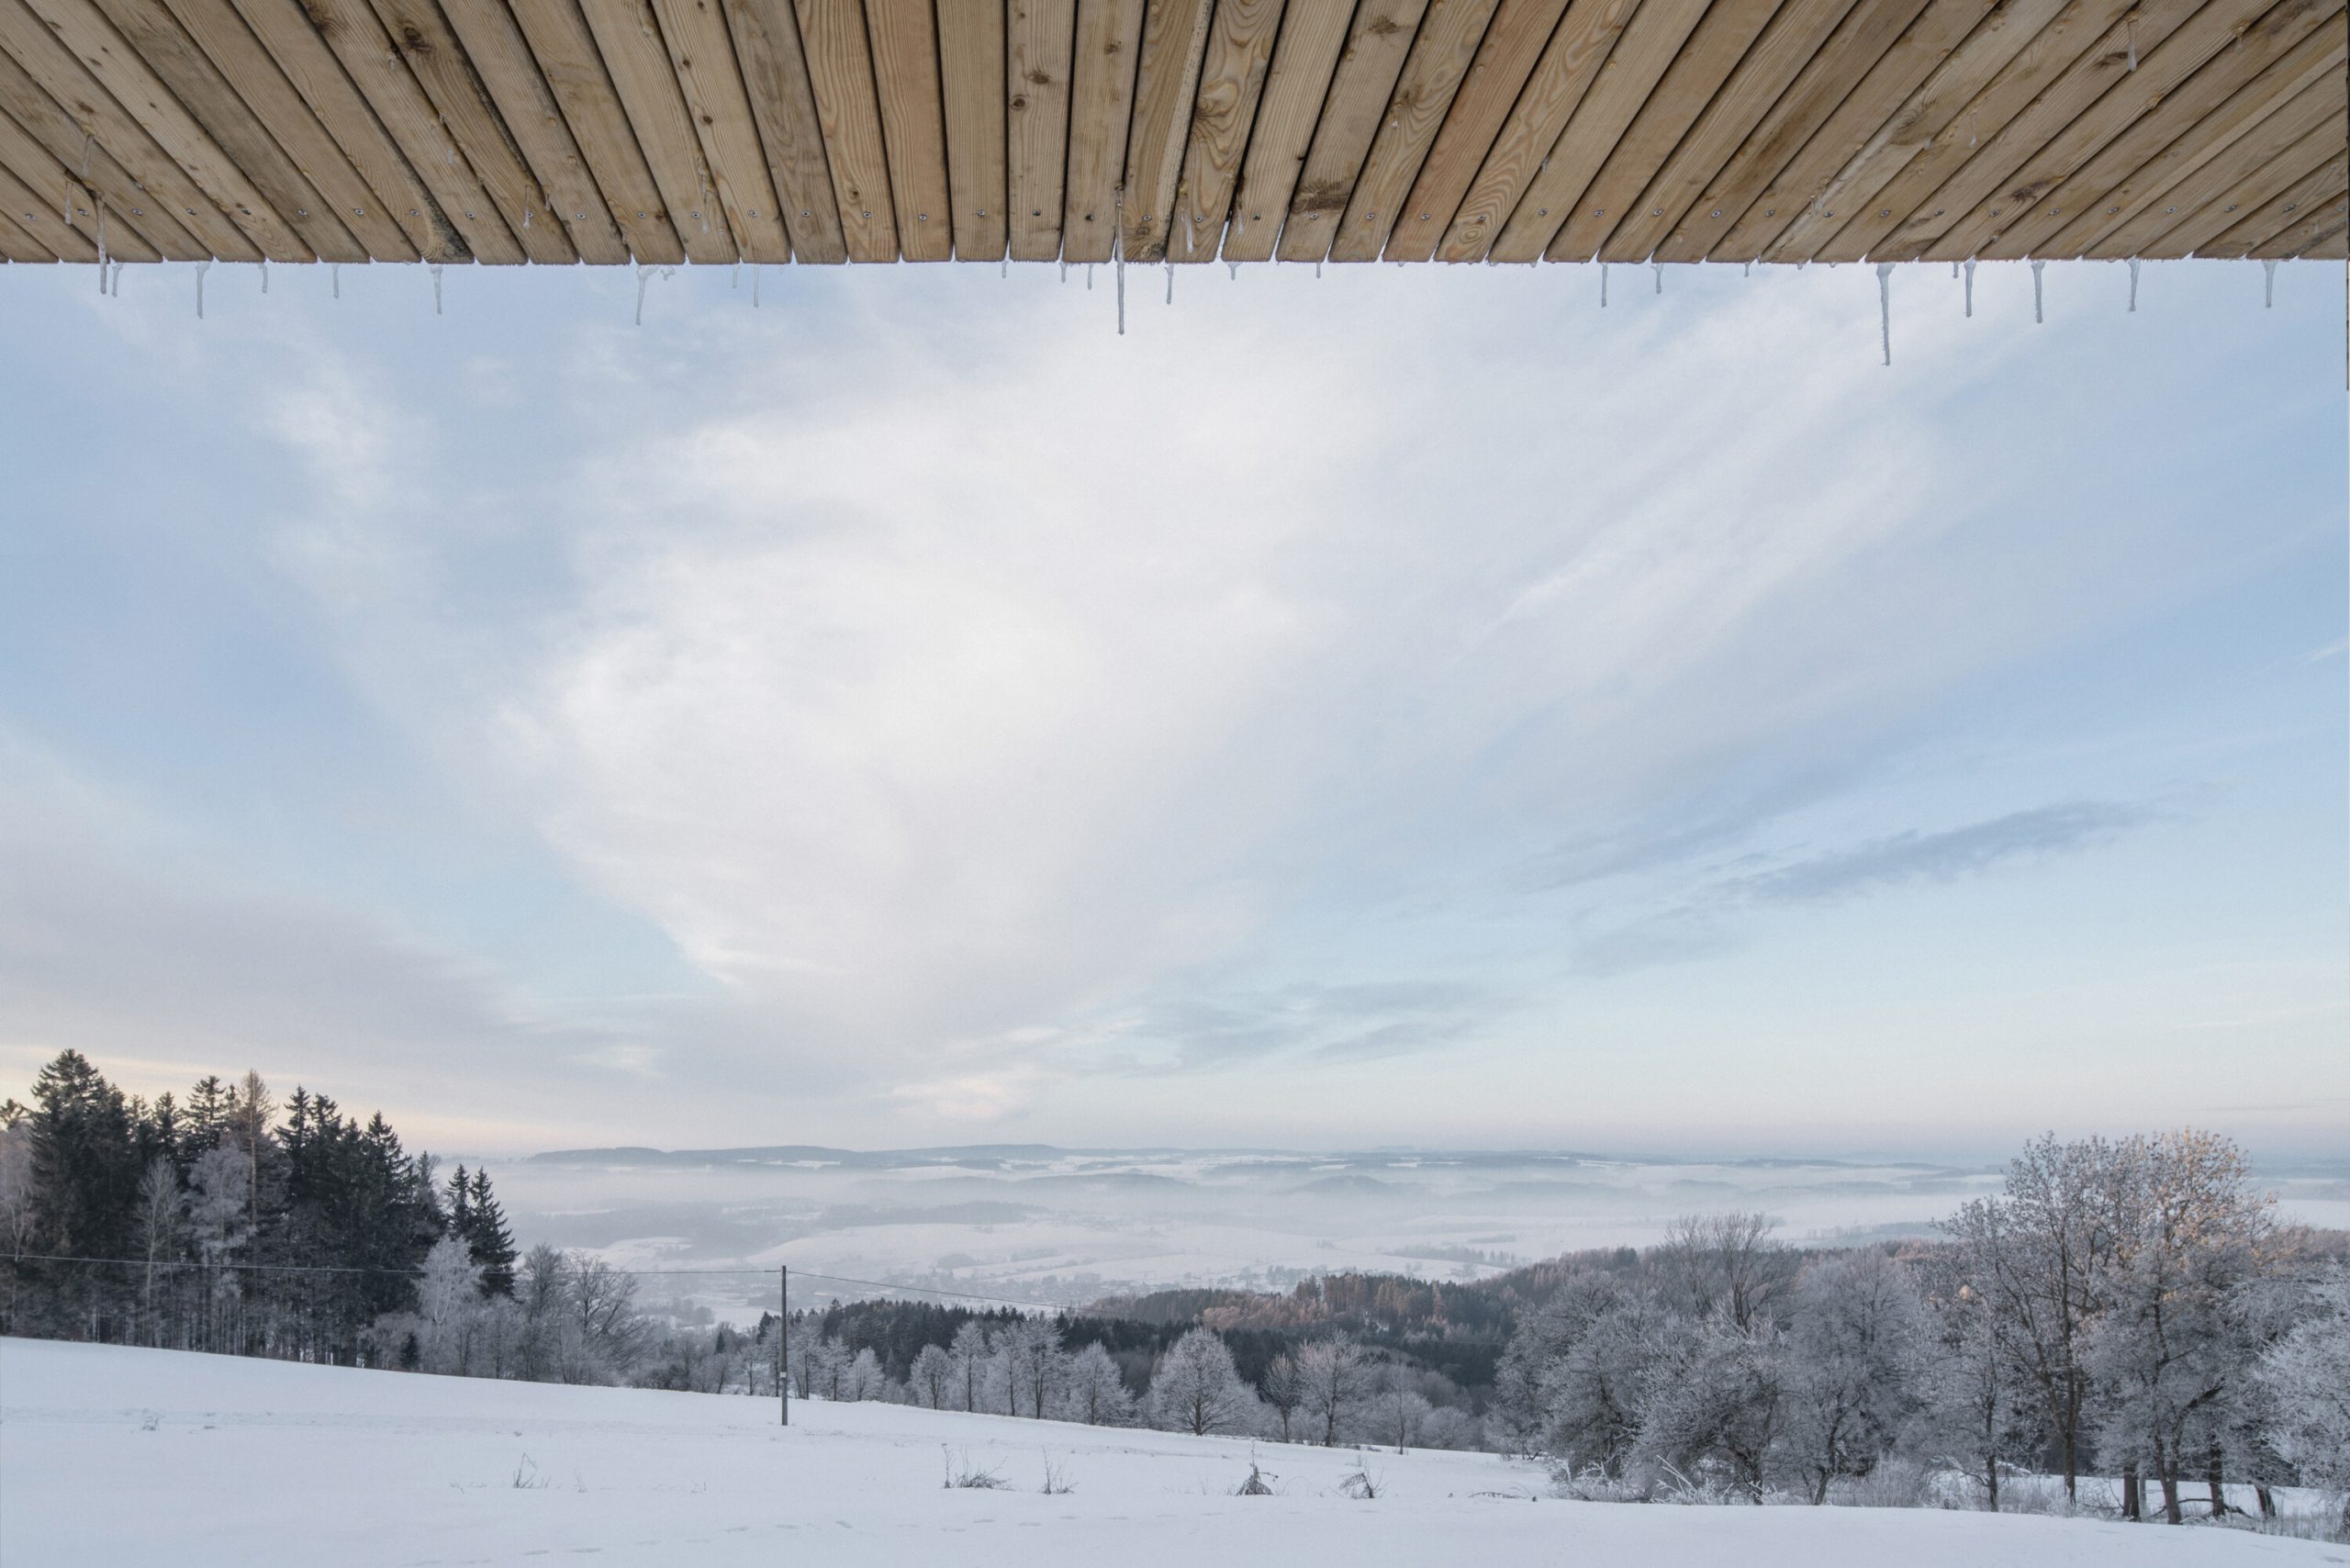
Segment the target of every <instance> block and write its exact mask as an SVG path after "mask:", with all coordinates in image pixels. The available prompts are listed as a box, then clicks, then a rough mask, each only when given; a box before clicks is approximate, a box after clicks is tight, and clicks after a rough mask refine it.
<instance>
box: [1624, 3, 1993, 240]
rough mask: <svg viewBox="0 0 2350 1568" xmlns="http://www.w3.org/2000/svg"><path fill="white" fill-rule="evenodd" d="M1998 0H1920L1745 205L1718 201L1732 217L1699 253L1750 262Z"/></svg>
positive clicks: (1882, 126)
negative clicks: (1923, 0)
mask: <svg viewBox="0 0 2350 1568" xmlns="http://www.w3.org/2000/svg"><path fill="white" fill-rule="evenodd" d="M1997 3H1998V0H1927V5H1926V7H1925V10H1924V11H1923V12H1922V13H1921V14H1920V15H1919V17H1918V19H1917V20H1916V21H1914V22H1912V23H1911V24H1910V25H1909V27H1908V29H1907V30H1906V31H1904V32H1903V33H1902V35H1901V38H1900V39H1899V40H1898V41H1897V42H1896V43H1895V44H1894V46H1893V47H1892V48H1891V49H1889V50H1886V52H1885V53H1884V55H1883V56H1882V57H1880V58H1879V59H1878V61H1877V62H1876V63H1875V64H1874V65H1873V66H1871V67H1870V68H1869V71H1868V73H1867V74H1866V75H1865V76H1863V78H1862V79H1861V84H1860V85H1859V86H1857V87H1855V88H1853V89H1852V92H1851V93H1849V94H1848V95H1845V97H1844V99H1843V100H1842V101H1841V103H1839V104H1837V105H1836V106H1835V108H1834V109H1833V111H1832V112H1831V113H1830V115H1829V117H1828V118H1827V120H1826V122H1825V123H1824V124H1822V125H1821V126H1820V128H1819V129H1818V131H1816V132H1815V133H1813V135H1812V137H1811V139H1810V140H1807V141H1806V142H1805V143H1804V144H1803V148H1802V150H1801V151H1798V152H1797V153H1796V155H1795V157H1793V158H1792V159H1790V160H1789V161H1788V162H1787V165H1786V167H1785V168H1784V169H1782V170H1780V171H1779V172H1778V173H1777V174H1774V175H1773V176H1772V177H1771V179H1770V181H1769V183H1767V184H1766V185H1764V186H1763V187H1762V190H1761V191H1760V192H1758V193H1757V194H1756V195H1755V196H1754V197H1753V198H1752V199H1751V201H1749V202H1748V203H1747V204H1746V207H1745V209H1744V210H1743V211H1742V212H1737V211H1732V210H1731V209H1730V207H1729V206H1728V204H1727V203H1725V204H1723V210H1724V211H1725V212H1727V213H1729V214H1730V217H1731V218H1732V219H1733V221H1731V222H1730V223H1729V228H1728V230H1725V231H1723V232H1722V233H1721V234H1720V237H1719V238H1718V239H1716V240H1714V241H1712V242H1711V243H1710V244H1708V245H1707V249H1706V251H1705V252H1704V255H1705V257H1706V259H1707V260H1708V261H1716V262H1751V261H1753V260H1755V259H1756V258H1757V257H1759V256H1760V255H1761V254H1762V248H1763V247H1764V246H1765V245H1768V244H1769V243H1770V242H1771V241H1774V240H1775V239H1776V238H1777V237H1778V236H1779V234H1780V232H1781V231H1782V230H1785V228H1786V227H1787V225H1789V224H1790V223H1793V222H1794V221H1795V218H1796V213H1797V212H1799V211H1800V210H1801V209H1802V208H1803V207H1804V206H1805V204H1807V203H1808V202H1810V201H1812V200H1813V199H1814V198H1815V197H1817V196H1818V194H1819V192H1820V191H1821V190H1822V189H1824V188H1825V187H1826V186H1827V185H1828V183H1829V182H1830V180H1832V179H1834V178H1835V176H1836V174H1837V172H1838V171H1839V170H1840V169H1841V168H1843V167H1844V166H1845V165H1846V164H1847V162H1850V155H1851V150H1852V148H1854V147H1860V146H1863V145H1864V144H1865V143H1866V142H1867V141H1868V140H1869V139H1870V138H1871V137H1872V136H1874V135H1882V134H1885V131H1886V128H1887V126H1888V122H1889V121H1890V119H1891V118H1892V117H1893V116H1894V115H1895V114H1896V113H1897V111H1898V110H1899V109H1900V108H1901V106H1903V105H1904V104H1905V103H1907V102H1908V99H1909V97H1910V95H1912V94H1913V93H1915V92H1916V91H1917V90H1918V88H1919V85H1920V84H1923V83H1924V82H1926V81H1927V80H1928V79H1929V78H1930V76H1932V74H1933V73H1934V72H1935V70H1936V69H1937V68H1939V67H1940V66H1941V65H1942V63H1943V62H1946V61H1947V60H1948V59H1949V58H1950V56H1951V55H1952V54H1953V53H1954V52H1955V51H1956V50H1957V49H1958V47H1959V46H1960V45H1961V44H1963V43H1964V41H1965V40H1966V39H1967V38H1968V36H1969V35H1970V34H1972V33H1973V32H1974V30H1975V28H1976V27H1977V26H1978V25H1979V24H1980V23H1981V22H1982V21H1983V20H1984V18H1985V17H1988V16H1990V15H1991V14H1992V13H1993V12H1994V11H1995V10H1996V9H1997ZM1704 210H1705V211H1706V212H1707V226H1708V228H1711V227H1714V226H1715V225H1716V222H1717V220H1715V219H1714V218H1712V217H1711V208H1710V207H1707V208H1706V209H1704ZM1671 248H1673V249H1675V250H1677V251H1681V252H1686V251H1688V250H1689V249H1692V248H1694V242H1693V241H1688V240H1676V241H1672V242H1671Z"/></svg>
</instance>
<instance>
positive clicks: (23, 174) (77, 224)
mask: <svg viewBox="0 0 2350 1568" xmlns="http://www.w3.org/2000/svg"><path fill="white" fill-rule="evenodd" d="M0 168H5V169H6V170H8V171H10V172H11V173H13V174H15V175H16V176H17V179H19V180H20V181H22V182H23V183H24V185H25V186H26V189H27V191H28V196H29V199H31V200H33V201H36V202H39V203H40V204H41V206H43V207H47V208H48V209H49V210H50V212H51V213H52V214H53V216H54V217H55V218H56V220H57V221H58V222H59V223H61V224H62V223H64V222H65V213H66V207H67V201H66V196H67V195H68V193H71V194H72V207H73V215H74V216H73V223H72V225H71V227H73V228H74V229H77V230H81V232H82V234H83V235H84V238H86V239H88V240H89V241H90V242H91V243H92V244H93V245H95V244H96V243H97V242H98V241H99V240H100V239H104V240H105V241H106V255H107V257H108V258H109V259H110V260H114V261H122V262H159V261H162V259H163V258H162V252H160V251H159V250H157V249H156V247H155V244H154V242H153V241H151V240H149V239H148V238H147V236H146V235H145V234H144V233H143V232H141V230H140V227H139V225H140V222H142V221H143V222H153V221H155V220H156V218H157V217H158V216H159V215H154V214H150V215H148V216H147V217H146V218H132V217H131V216H130V214H129V210H128V209H127V208H122V207H116V206H115V205H114V204H113V203H112V202H110V201H108V200H107V199H106V196H104V195H103V194H102V192H101V191H99V190H95V189H93V188H92V187H93V185H95V181H84V180H83V179H81V178H80V177H78V176H77V175H76V174H74V172H73V170H71V169H69V168H67V167H66V166H65V164H64V163H62V162H60V161H59V160H58V158H57V157H56V155H55V154H53V153H51V152H50V150H49V149H48V148H46V147H43V146H42V145H41V144H40V143H39V142H38V141H36V140H33V139H32V137H31V136H30V135H29V134H28V133H27V131H26V130H25V129H24V127H22V126H20V125H18V124H17V122H16V121H15V120H14V119H12V118H9V117H8V116H7V115H5V114H0ZM50 192H55V193H56V195H55V196H51V197H50V199H48V200H46V201H44V200H42V197H43V196H44V195H46V194H47V193H50ZM6 207H8V203H6V202H0V208H6ZM163 221H164V222H169V221H170V220H169V219H168V218H165V219H163ZM35 237H36V238H38V237H39V236H38V234H36V236H35ZM43 248H44V249H47V250H55V249H56V247H55V246H44V247H43Z"/></svg>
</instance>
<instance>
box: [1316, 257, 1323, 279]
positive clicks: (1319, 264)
mask: <svg viewBox="0 0 2350 1568" xmlns="http://www.w3.org/2000/svg"><path fill="white" fill-rule="evenodd" d="M1314 275H1315V277H1316V278H1319V277H1320V276H1321V275H1322V258H1321V257H1319V256H1316V257H1315V258H1314Z"/></svg>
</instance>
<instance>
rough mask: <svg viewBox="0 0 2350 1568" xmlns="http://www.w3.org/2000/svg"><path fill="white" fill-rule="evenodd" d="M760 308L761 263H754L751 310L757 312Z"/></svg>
mask: <svg viewBox="0 0 2350 1568" xmlns="http://www.w3.org/2000/svg"><path fill="white" fill-rule="evenodd" d="M751 308H752V309H754V310H756V309H757V308H759V263H756V262H753V263H751Z"/></svg>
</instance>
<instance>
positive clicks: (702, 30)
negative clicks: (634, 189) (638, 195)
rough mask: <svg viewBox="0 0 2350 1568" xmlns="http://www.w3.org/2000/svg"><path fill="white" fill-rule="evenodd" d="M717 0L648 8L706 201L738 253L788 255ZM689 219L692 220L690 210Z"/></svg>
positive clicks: (765, 257)
mask: <svg viewBox="0 0 2350 1568" xmlns="http://www.w3.org/2000/svg"><path fill="white" fill-rule="evenodd" d="M718 4H719V0H653V13H654V16H655V19H656V20H657V21H658V22H659V24H660V28H661V38H662V41H663V43H664V44H665V45H666V47H667V50H668V54H669V68H670V70H671V71H672V72H674V73H676V77H677V86H678V88H679V90H680V91H681V92H682V93H683V94H684V95H685V101H686V115H687V118H689V119H690V120H691V121H692V122H693V128H694V135H695V138H696V139H697V140H699V142H700V144H701V160H702V167H703V168H704V169H706V170H708V171H709V174H710V187H709V196H710V200H711V202H712V203H714V204H715V206H716V210H717V214H718V218H719V220H720V221H722V222H723V223H724V224H725V226H726V231H727V235H728V238H729V241H730V242H731V243H732V244H733V248H734V251H735V253H736V254H737V255H739V256H741V257H742V259H743V260H744V261H749V262H788V261H789V260H790V259H791V240H790V235H789V230H786V229H785V228H784V224H783V211H782V203H781V202H780V201H779V200H778V198H777V196H776V191H775V179H774V176H773V175H771V174H769V173H768V171H767V149H766V148H765V147H763V146H762V145H761V144H760V142H759V133H758V127H757V125H756V124H755V122H754V120H753V119H752V118H751V100H750V95H749V93H748V91H747V90H746V89H745V88H744V85H743V73H742V72H741V71H740V70H738V69H737V68H736V67H735V64H734V43H733V39H732V38H731V37H730V36H729V35H728V32H727V27H726V18H725V17H722V16H720V15H719V11H718ZM686 218H687V221H688V222H689V223H690V222H694V221H696V219H695V217H694V213H693V211H692V210H691V209H688V211H687V214H686Z"/></svg>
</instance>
